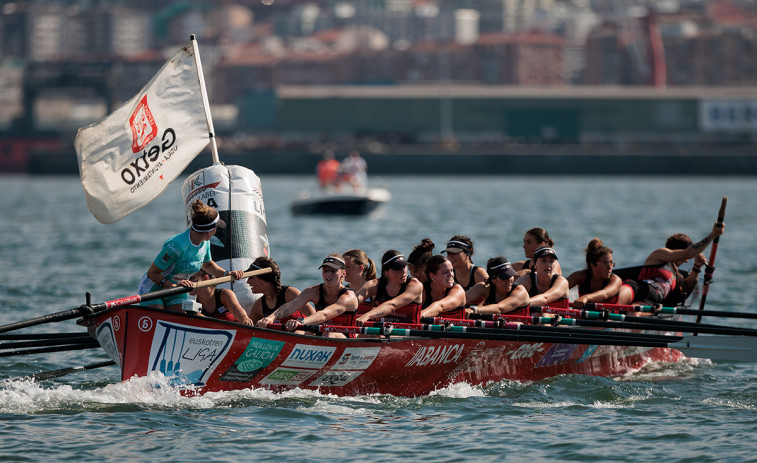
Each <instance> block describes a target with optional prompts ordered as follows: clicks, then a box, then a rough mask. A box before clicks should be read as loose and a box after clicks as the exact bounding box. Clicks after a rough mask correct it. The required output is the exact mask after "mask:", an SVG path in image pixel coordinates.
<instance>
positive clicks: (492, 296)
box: [484, 285, 529, 315]
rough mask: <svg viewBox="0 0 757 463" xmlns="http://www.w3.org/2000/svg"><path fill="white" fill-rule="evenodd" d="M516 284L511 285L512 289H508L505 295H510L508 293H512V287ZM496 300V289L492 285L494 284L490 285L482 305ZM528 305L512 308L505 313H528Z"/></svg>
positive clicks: (490, 303)
mask: <svg viewBox="0 0 757 463" xmlns="http://www.w3.org/2000/svg"><path fill="white" fill-rule="evenodd" d="M516 286H518V285H513V287H512V289H510V292H509V293H508V294H507V296H506V297H510V294H512V292H513V289H515V287H516ZM497 302H499V301H497V289H496V288H495V287H494V285H491V286H490V287H489V295H488V296H486V300H485V301H484V305H492V304H496V303H497ZM528 309H529V307H528V304H526V305H524V306H521V307H518V308H516V309H514V310H511V311H510V312H507V315H529V310H528Z"/></svg>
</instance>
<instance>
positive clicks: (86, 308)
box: [0, 268, 272, 333]
mask: <svg viewBox="0 0 757 463" xmlns="http://www.w3.org/2000/svg"><path fill="white" fill-rule="evenodd" d="M271 271H272V270H271V269H270V268H263V269H259V270H250V271H249V272H244V273H243V274H242V278H249V277H253V276H256V275H262V274H265V273H270V272H271ZM233 279H234V276H233V275H226V276H223V277H219V278H213V279H211V280H205V281H200V282H197V283H195V284H194V285H193V286H192V287H189V288H188V287H186V286H175V287H173V288H168V289H161V290H159V291H153V292H151V293H146V294H136V295H134V296H128V297H122V298H120V299H114V300H112V301H105V302H101V303H99V304H94V305H86V304H82V305H80V306H79V307H76V308H74V309H69V310H64V311H62V312H55V313H51V314H48V315H42V316H41V317H37V318H31V319H29V320H22V321H20V322H15V323H10V324H8V325H3V326H0V333H5V332H8V331H14V330H20V329H21V328H28V327H30V326H36V325H41V324H43V323H53V322H59V321H63V320H70V319H72V318H76V317H81V316H84V315H88V314H91V313H96V312H101V311H103V310H105V309H110V308H113V307H120V306H124V305H129V304H137V303H139V302H146V301H153V300H155V299H160V298H163V297H168V296H174V295H176V294H182V293H188V292H189V291H192V290H193V289H196V288H204V287H206V286H214V285H220V284H222V283H228V282H230V281H232V280H233Z"/></svg>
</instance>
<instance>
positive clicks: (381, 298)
mask: <svg viewBox="0 0 757 463" xmlns="http://www.w3.org/2000/svg"><path fill="white" fill-rule="evenodd" d="M409 283H410V280H406V281H405V282H404V283H402V286H400V290H399V291H398V292H397V294H395V295H394V296H390V295H389V293H387V292H386V284H387V281H386V280H384V279H383V278H379V281H378V284H377V285H376V297H375V302H374V303H375V304H376V305H380V304H381V303H382V302H386V301H388V300H390V299H394V298H395V297H397V296H399V295H400V294H402V293H404V292H405V290H406V289H407V285H408V284H409Z"/></svg>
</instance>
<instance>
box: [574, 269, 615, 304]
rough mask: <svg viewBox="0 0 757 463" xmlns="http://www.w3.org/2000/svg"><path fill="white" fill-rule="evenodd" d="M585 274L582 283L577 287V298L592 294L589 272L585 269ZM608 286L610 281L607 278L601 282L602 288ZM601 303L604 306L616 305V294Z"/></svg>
mask: <svg viewBox="0 0 757 463" xmlns="http://www.w3.org/2000/svg"><path fill="white" fill-rule="evenodd" d="M585 272H586V277H584V281H583V283H581V284H580V285H578V296H579V297H581V296H583V295H584V294H591V293H593V292H594V291H592V289H591V270H589V269H588V268H587V269H586V270H585ZM608 284H610V279H609V278H607V279H605V280H604V281H603V282H602V288H604V287H605V286H607V285H608ZM603 302H604V303H605V304H615V303H617V302H618V294H617V293H616V294H615V295H614V296H613V297H611V298H610V299H608V300H606V301H603Z"/></svg>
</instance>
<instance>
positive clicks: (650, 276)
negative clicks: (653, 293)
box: [639, 262, 678, 299]
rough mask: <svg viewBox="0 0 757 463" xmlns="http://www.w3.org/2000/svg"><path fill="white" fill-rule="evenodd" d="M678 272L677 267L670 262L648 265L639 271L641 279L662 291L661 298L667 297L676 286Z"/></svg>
mask: <svg viewBox="0 0 757 463" xmlns="http://www.w3.org/2000/svg"><path fill="white" fill-rule="evenodd" d="M677 273H678V272H677V271H676V268H675V267H674V266H673V264H672V263H670V262H666V263H664V264H660V265H646V266H644V267H643V268H642V269H641V272H639V280H643V281H646V282H647V283H649V284H650V285H651V286H654V287H655V288H656V289H657V291H658V292H659V293H660V296H661V299H665V298H666V297H667V296H668V294H669V293H670V291H672V290H673V289H675V287H676V275H677Z"/></svg>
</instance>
